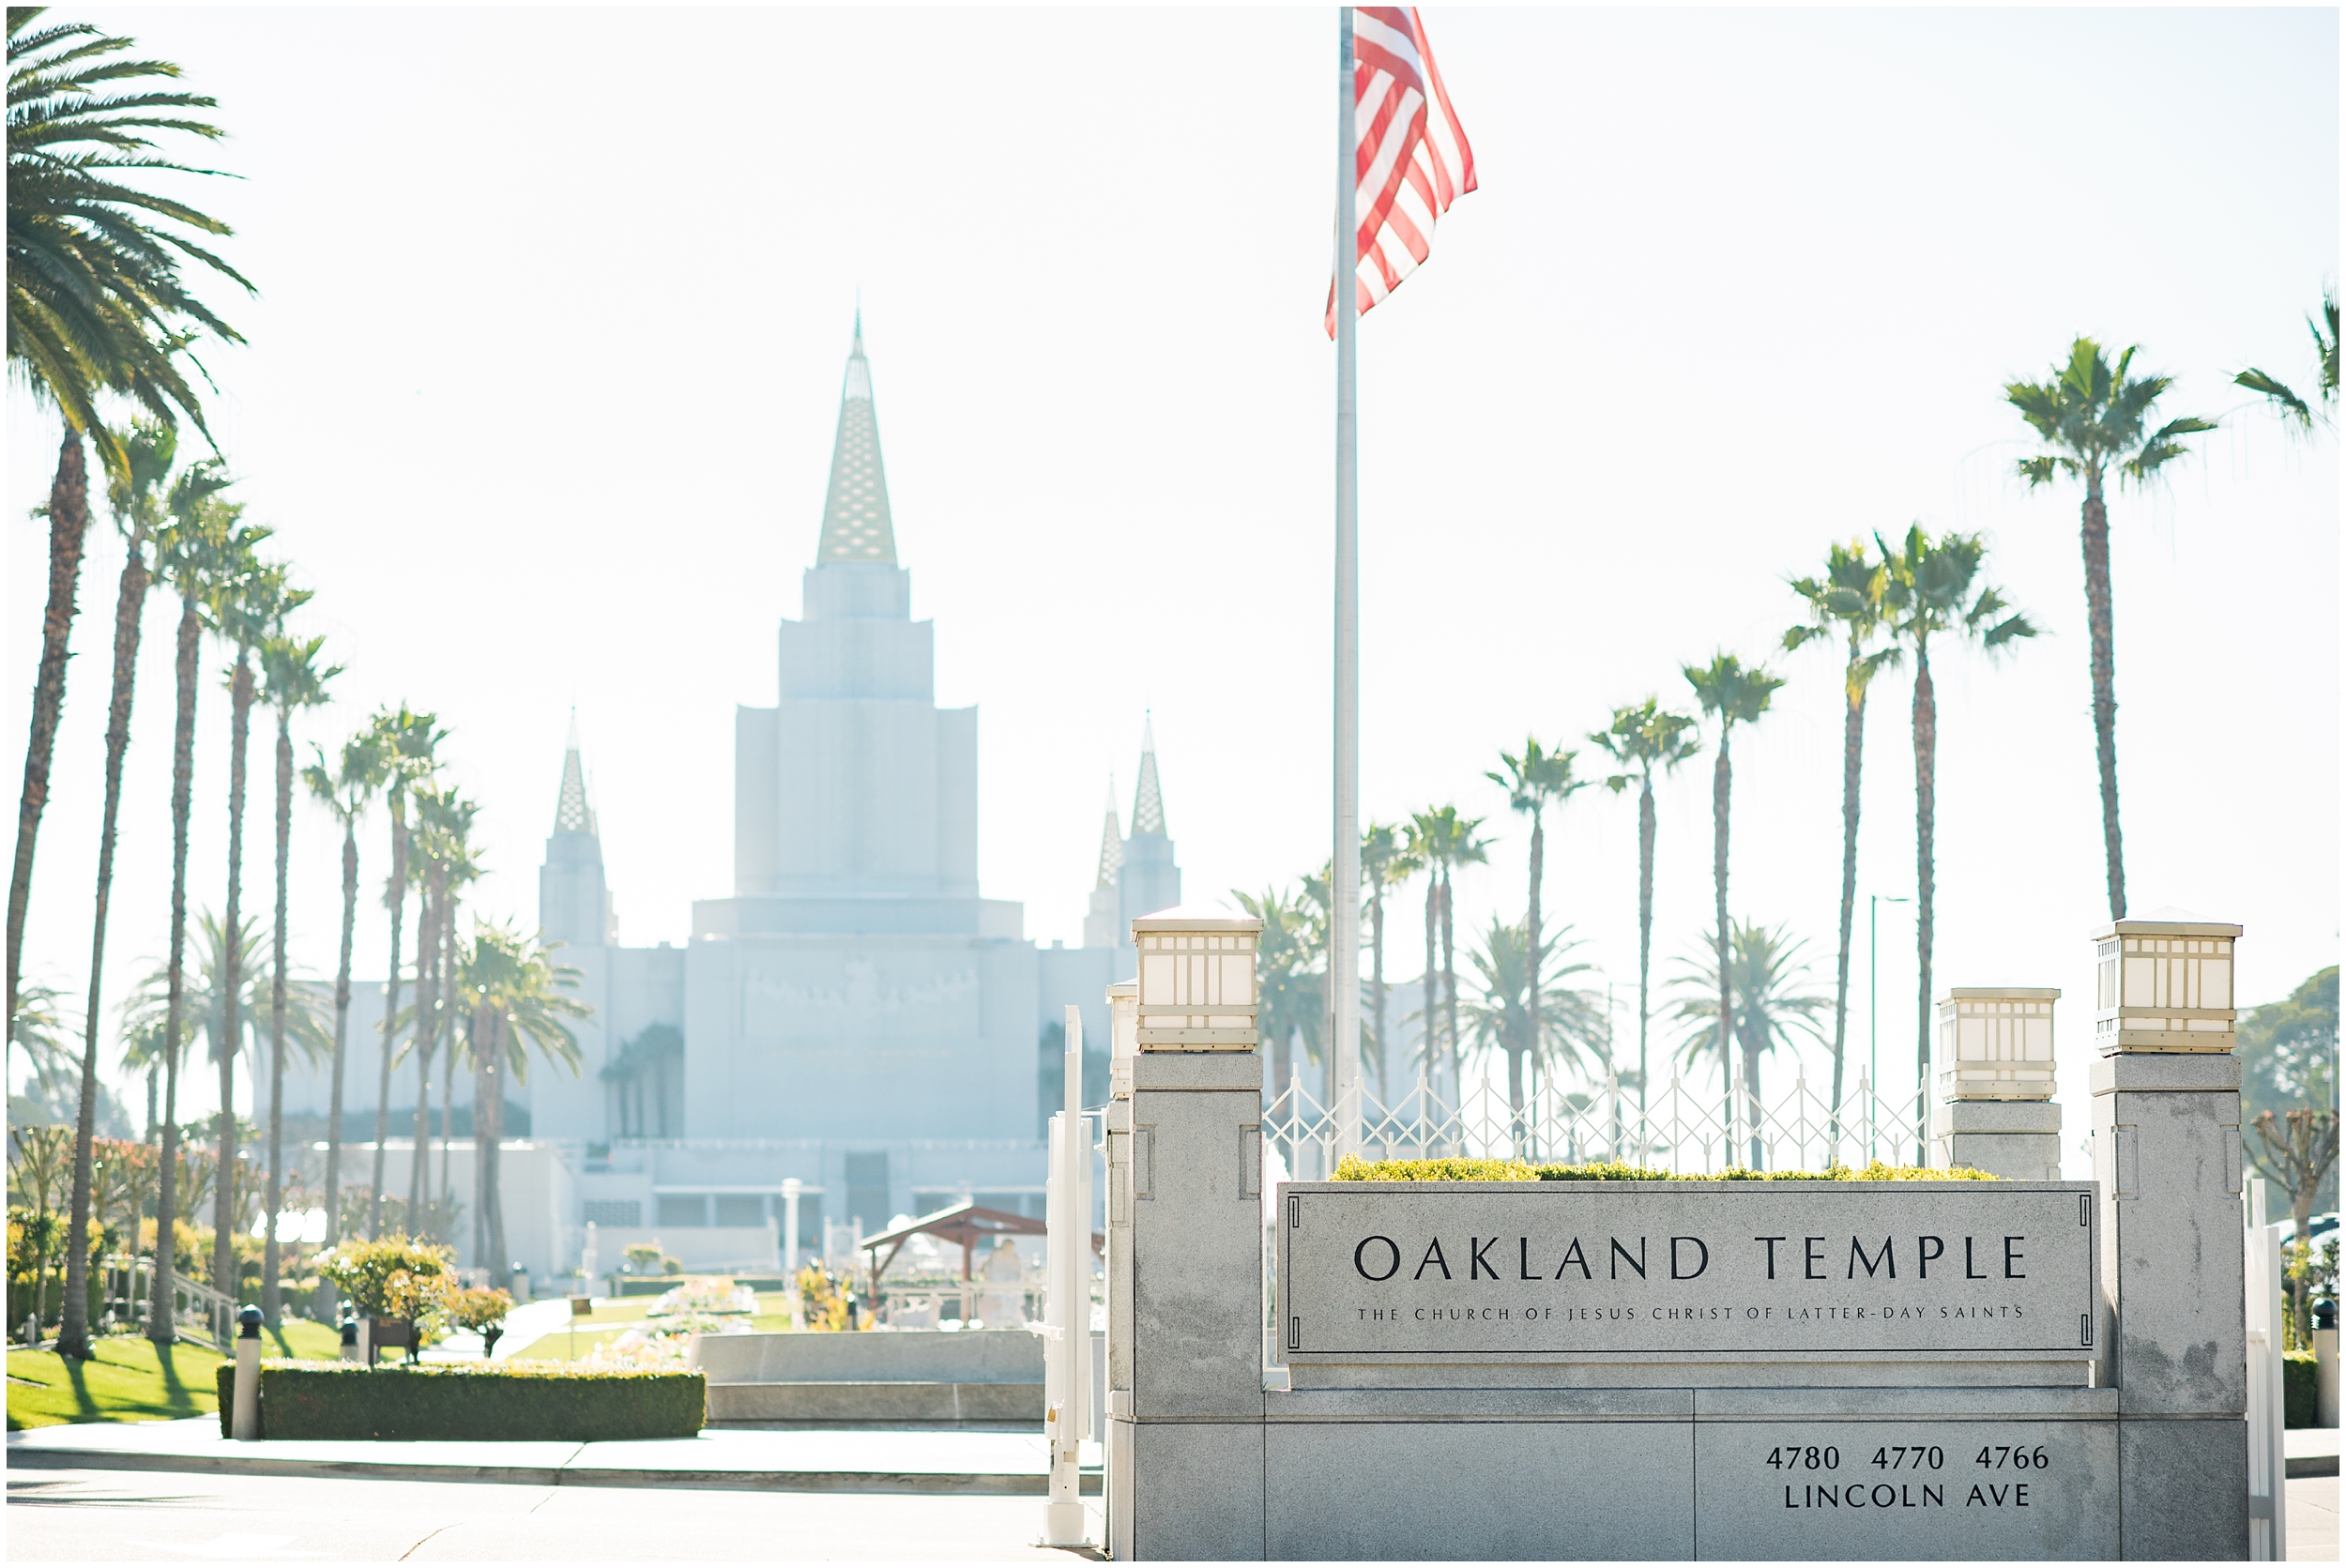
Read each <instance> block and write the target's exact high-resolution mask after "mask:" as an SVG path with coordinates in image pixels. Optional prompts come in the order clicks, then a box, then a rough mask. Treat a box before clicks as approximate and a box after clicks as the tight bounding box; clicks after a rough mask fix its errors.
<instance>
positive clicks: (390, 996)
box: [367, 784, 407, 1241]
mask: <svg viewBox="0 0 2346 1568" xmlns="http://www.w3.org/2000/svg"><path fill="white" fill-rule="evenodd" d="M383 902H384V903H385V904H387V905H388V906H390V911H391V967H390V968H389V969H388V970H387V971H385V972H386V973H388V975H389V976H390V978H389V979H388V980H387V981H385V982H383V992H384V995H383V1076H382V1081H381V1083H380V1084H379V1085H378V1086H377V1087H376V1088H375V1093H374V1191H373V1194H372V1195H370V1197H369V1200H368V1208H367V1239H368V1240H369V1241H380V1240H382V1237H383V1144H384V1141H385V1140H386V1139H388V1137H389V1136H390V1135H391V1035H392V1029H393V1026H394V1025H395V1024H396V1022H397V1021H398V1018H399V938H400V935H401V933H400V929H399V922H400V919H401V917H402V916H404V915H405V914H406V912H407V808H406V802H405V801H404V799H401V797H400V793H399V789H398V786H397V785H396V784H394V785H393V786H392V789H391V881H390V885H389V886H388V888H386V889H385V890H384V892H383Z"/></svg>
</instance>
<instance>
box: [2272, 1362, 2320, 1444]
mask: <svg viewBox="0 0 2346 1568" xmlns="http://www.w3.org/2000/svg"><path fill="white" fill-rule="evenodd" d="M2315 1398H2316V1396H2315V1390H2314V1372H2313V1352H2312V1351H2310V1350H2293V1351H2291V1352H2290V1353H2289V1354H2288V1355H2286V1356H2283V1357H2282V1358H2281V1424H2282V1425H2284V1426H2311V1425H2312V1424H2313V1423H2314V1417H2315V1416H2316V1415H2317V1414H2318V1413H2319V1411H2318V1410H2317V1409H2316V1408H2315Z"/></svg>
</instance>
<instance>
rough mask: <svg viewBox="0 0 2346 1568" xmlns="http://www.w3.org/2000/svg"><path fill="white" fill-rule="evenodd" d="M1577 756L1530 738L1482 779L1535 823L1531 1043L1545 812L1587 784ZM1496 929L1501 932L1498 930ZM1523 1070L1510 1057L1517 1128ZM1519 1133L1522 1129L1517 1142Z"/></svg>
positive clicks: (1527, 922)
mask: <svg viewBox="0 0 2346 1568" xmlns="http://www.w3.org/2000/svg"><path fill="white" fill-rule="evenodd" d="M1577 755H1579V754H1578V753H1577V752H1566V751H1554V752H1551V751H1547V750H1546V749H1545V748H1543V747H1542V746H1541V745H1540V743H1539V740H1538V739H1537V738H1535V737H1531V736H1526V737H1525V738H1524V741H1523V754H1522V755H1521V756H1513V755H1510V754H1507V753H1505V752H1501V753H1500V754H1499V761H1500V765H1501V767H1502V768H1504V769H1506V771H1504V772H1503V773H1502V772H1496V771H1494V772H1487V773H1485V774H1484V775H1483V776H1484V777H1485V778H1486V779H1488V780H1490V782H1491V783H1493V784H1497V785H1499V787H1500V788H1501V789H1503V790H1505V791H1506V792H1507V806H1508V809H1509V810H1511V811H1515V812H1519V813H1521V814H1524V815H1526V816H1529V817H1530V818H1531V897H1530V901H1529V903H1528V904H1527V906H1526V907H1525V911H1524V917H1523V923H1524V933H1525V939H1524V944H1523V951H1524V954H1525V956H1526V958H1527V959H1528V961H1529V962H1530V964H1531V974H1530V977H1529V979H1528V980H1527V981H1526V982H1525V984H1524V988H1523V995H1524V1001H1525V1005H1526V1006H1527V1007H1528V1008H1529V1009H1530V1010H1531V1012H1530V1023H1529V1025H1528V1028H1529V1029H1530V1038H1531V1039H1532V1040H1539V1039H1542V1038H1544V1036H1543V1035H1542V1033H1541V1029H1540V999H1541V997H1542V996H1543V994H1544V992H1543V989H1542V987H1541V985H1540V961H1541V960H1542V959H1543V958H1544V957H1546V953H1547V944H1546V942H1545V941H1543V940H1542V939H1541V936H1540V884H1541V883H1542V882H1543V881H1544V880H1546V869H1547V863H1546V862H1547V823H1546V814H1547V807H1548V806H1549V805H1550V804H1551V803H1558V804H1561V802H1563V801H1565V800H1567V799H1571V798H1572V796H1573V795H1574V794H1575V793H1576V792H1577V791H1578V790H1580V789H1583V788H1585V787H1586V786H1587V785H1588V784H1589V781H1588V780H1586V779H1576V778H1574V777H1573V776H1572V759H1573V758H1574V757H1576V756H1577ZM1492 929H1493V930H1497V929H1498V927H1496V926H1494V927H1493V928H1492ZM1519 1066H1520V1064H1519V1063H1517V1062H1516V1060H1515V1059H1514V1058H1509V1062H1508V1093H1509V1104H1511V1105H1512V1106H1513V1108H1514V1112H1515V1119H1516V1122H1518V1123H1520V1122H1521V1121H1522V1119H1523V1102H1522V1099H1521V1096H1520V1092H1519V1086H1518V1085H1517V1084H1516V1077H1517V1076H1518V1075H1519V1073H1518V1068H1519ZM1520 1132H1521V1129H1520V1127H1518V1129H1517V1133H1518V1137H1519V1136H1520Z"/></svg>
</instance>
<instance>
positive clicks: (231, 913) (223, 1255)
mask: <svg viewBox="0 0 2346 1568" xmlns="http://www.w3.org/2000/svg"><path fill="white" fill-rule="evenodd" d="M268 532H269V530H267V529H266V528H243V529H239V530H238V534H237V541H236V542H237V547H238V548H239V549H240V550H241V552H242V554H243V560H242V562H241V563H240V566H241V571H239V573H238V576H237V578H236V582H235V583H234V584H233V586H228V585H223V590H222V591H221V594H220V597H219V599H218V600H217V601H216V605H215V615H216V617H217V621H216V624H217V625H218V626H219V629H220V633H221V636H222V637H223V638H225V639H226V640H227V641H228V643H229V644H230V645H231V646H232V647H235V648H236V662H235V663H234V664H232V665H231V666H230V667H229V672H228V913H227V923H228V928H229V929H230V930H232V931H234V930H237V929H240V925H239V922H238V919H237V916H238V911H239V906H240V905H241V904H242V901H243V898H244V799H245V762H246V758H247V754H248V752H249V750H250V745H251V738H252V698H253V684H252V650H253V648H255V647H258V646H259V645H260V644H261V643H263V642H264V641H266V640H267V638H269V637H270V636H272V635H274V634H275V633H276V632H277V631H278V629H279V628H281V627H282V626H283V625H284V620H285V615H286V613H287V612H288V611H290V610H292V609H293V608H294V607H295V606H297V605H298V604H300V603H301V602H302V601H305V600H307V599H308V598H309V597H310V596H309V595H308V594H306V593H293V592H290V591H288V590H287V588H286V586H285V569H284V568H283V567H282V566H274V565H269V564H267V563H264V562H263V561H262V560H261V559H260V557H259V556H258V555H257V554H256V551H257V548H258V546H259V544H260V543H261V541H262V540H264V539H267V537H268ZM241 957H242V954H241V952H240V951H239V950H238V946H237V944H236V943H233V942H232V943H230V944H229V945H228V948H227V960H228V964H229V974H228V981H227V985H226V987H225V989H224V990H223V991H222V993H221V995H222V996H223V997H226V999H227V1005H228V1009H229V1016H228V1035H229V1038H230V1039H232V1040H233V1039H236V1038H237V1037H238V1028H237V1019H236V1007H237V1004H238V1003H239V1001H241V999H242V997H243V991H242V987H241V986H239V985H238V983H237V976H236V966H237V964H238V963H239V962H240V960H241ZM217 1065H218V1066H219V1068H220V1121H219V1130H220V1150H219V1154H218V1158H219V1160H220V1168H221V1169H222V1170H230V1169H233V1168H235V1165H236V1115H235V1112H234V1106H235V1104H236V1052H235V1051H233V1050H232V1051H223V1052H221V1055H220V1058H219V1061H218V1064H217ZM229 1187H230V1183H228V1182H225V1181H223V1182H221V1184H220V1191H219V1194H218V1195H217V1204H218V1207H219V1210H220V1211H219V1212H218V1213H217V1214H216V1215H215V1217H214V1220H213V1225H212V1272H213V1275H214V1277H215V1283H214V1285H213V1286H212V1288H214V1289H215V1290H218V1291H219V1292H220V1293H221V1295H223V1296H232V1297H233V1296H234V1295H236V1236H235V1234H234V1232H233V1230H232V1229H231V1226H230V1224H229V1221H230V1219H231V1217H232V1216H230V1215H229V1214H228V1213H227V1211H226V1205H227V1203H228V1194H229Z"/></svg>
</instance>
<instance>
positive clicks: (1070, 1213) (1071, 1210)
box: [1043, 1005, 1091, 1546]
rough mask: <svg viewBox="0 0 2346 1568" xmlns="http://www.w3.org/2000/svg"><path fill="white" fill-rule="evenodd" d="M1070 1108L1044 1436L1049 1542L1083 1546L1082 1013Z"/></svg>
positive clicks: (1056, 1218)
mask: <svg viewBox="0 0 2346 1568" xmlns="http://www.w3.org/2000/svg"><path fill="white" fill-rule="evenodd" d="M1065 1072H1066V1088H1067V1094H1066V1105H1067V1108H1066V1109H1065V1110H1063V1111H1061V1112H1059V1114H1058V1115H1056V1116H1054V1117H1053V1118H1052V1119H1051V1176H1050V1191H1049V1195H1048V1200H1047V1203H1046V1205H1045V1208H1046V1210H1047V1218H1046V1220H1045V1226H1046V1228H1047V1231H1048V1235H1047V1237H1046V1250H1047V1252H1048V1254H1049V1258H1050V1291H1049V1299H1048V1301H1047V1302H1045V1303H1044V1331H1045V1337H1044V1345H1043V1358H1044V1390H1043V1396H1044V1412H1043V1431H1044V1437H1045V1438H1046V1439H1048V1440H1049V1442H1050V1445H1051V1471H1050V1477H1051V1479H1050V1499H1051V1500H1050V1501H1049V1502H1048V1503H1047V1504H1046V1505H1044V1518H1043V1545H1046V1546H1081V1545H1087V1544H1088V1538H1089V1533H1090V1532H1089V1529H1088V1527H1087V1525H1086V1521H1085V1519H1084V1507H1083V1469H1082V1461H1083V1437H1084V1428H1085V1421H1084V1397H1083V1394H1084V1388H1083V1385H1084V1380H1085V1379H1084V1371H1085V1363H1086V1362H1089V1360H1090V1356H1089V1350H1090V1347H1091V1346H1090V1337H1091V1311H1090V1307H1091V1291H1090V1288H1089V1286H1090V1281H1091V1271H1090V1268H1089V1256H1088V1254H1089V1252H1090V1250H1091V1216H1090V1214H1089V1211H1088V1210H1087V1209H1086V1208H1085V1207H1084V1191H1083V1190H1084V1187H1085V1185H1086V1183H1085V1181H1084V1180H1083V1179H1084V1177H1085V1176H1086V1175H1088V1174H1089V1165H1090V1162H1091V1149H1090V1142H1089V1139H1087V1138H1086V1137H1085V1136H1084V1134H1083V1128H1084V1118H1083V1014H1082V1012H1080V1011H1078V1010H1077V1009H1076V1008H1075V1007H1074V1006H1073V1005H1070V1006H1069V1008H1068V1009H1067V1056H1066V1068H1065Z"/></svg>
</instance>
